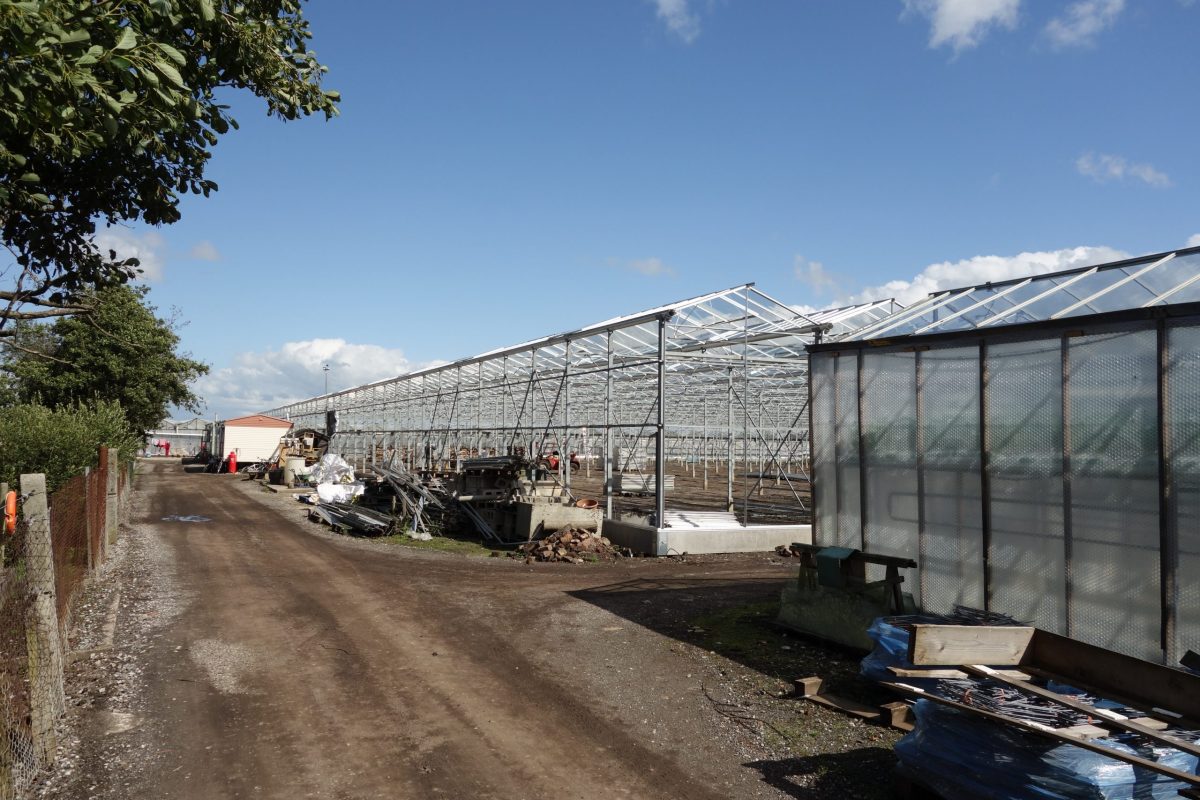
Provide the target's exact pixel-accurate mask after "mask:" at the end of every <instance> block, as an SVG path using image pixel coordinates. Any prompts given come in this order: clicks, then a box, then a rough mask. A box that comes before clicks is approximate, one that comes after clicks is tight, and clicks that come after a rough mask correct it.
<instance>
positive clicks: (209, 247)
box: [188, 239, 221, 261]
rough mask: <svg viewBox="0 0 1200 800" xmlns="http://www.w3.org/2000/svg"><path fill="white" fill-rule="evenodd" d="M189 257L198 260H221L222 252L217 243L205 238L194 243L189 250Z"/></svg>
mask: <svg viewBox="0 0 1200 800" xmlns="http://www.w3.org/2000/svg"><path fill="white" fill-rule="evenodd" d="M188 258H191V259H195V260H196V261H220V260H221V252H220V251H219V250H217V246H216V245H215V244H213V243H212V242H210V241H208V240H207V239H205V240H203V241H200V242H196V243H195V244H194V245H192V248H191V249H190V250H188Z"/></svg>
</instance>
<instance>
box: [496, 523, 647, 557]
mask: <svg viewBox="0 0 1200 800" xmlns="http://www.w3.org/2000/svg"><path fill="white" fill-rule="evenodd" d="M510 555H511V556H512V557H513V558H524V559H525V563H526V564H532V563H533V562H534V561H557V562H564V563H568V564H582V563H584V562H585V561H612V560H614V559H617V558H622V557H625V558H628V557H631V556H632V555H633V552H632V551H631V550H628V549H622V548H619V547H616V546H615V545H613V543H612V542H610V541H609V540H608V537H607V536H601V535H600V534H599V533H596V532H594V531H588V530H582V529H580V528H563V529H562V530H560V531H556V532H555V533H552V534H550V535H549V536H547V537H545V538H544V539H538V540H537V541H534V542H526V543H525V544H523V545H521V546H519V547H518V548H517V550H516V552H514V553H510Z"/></svg>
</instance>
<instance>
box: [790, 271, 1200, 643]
mask: <svg viewBox="0 0 1200 800" xmlns="http://www.w3.org/2000/svg"><path fill="white" fill-rule="evenodd" d="M1198 314H1200V248H1194V249H1190V250H1180V251H1178V252H1174V253H1163V254H1158V255H1152V256H1145V257H1141V258H1135V259H1130V260H1127V261H1121V262H1116V263H1111V264H1104V265H1100V266H1094V267H1087V268H1082V269H1075V270H1070V271H1066V272H1059V273H1055V274H1043V275H1038V276H1033V277H1027V278H1023V279H1019V280H1012V281H1006V282H1002V283H989V284H985V285H980V286H969V287H964V288H961V289H955V290H952V291H940V292H937V293H935V294H932V295H930V296H928V297H927V298H925V299H924V300H922V301H920V302H918V303H915V304H913V305H911V306H909V307H908V308H905V309H903V310H900V311H897V312H896V313H895V314H893V315H891V316H889V317H887V318H886V319H883V320H881V321H879V322H877V323H872V324H869V325H867V326H865V327H863V328H862V329H860V330H857V331H853V332H850V333H845V334H840V335H838V334H836V333H834V334H832V335H831V336H829V337H827V338H826V339H825V341H823V342H821V343H816V344H814V345H813V346H812V347H811V348H810V352H811V358H812V364H811V368H812V436H813V447H812V471H813V478H814V480H813V492H814V499H815V515H816V520H815V523H816V531H815V540H816V541H817V542H818V543H820V544H824V545H841V546H845V547H851V548H861V549H864V550H866V551H868V552H872V553H880V554H888V555H903V556H908V557H911V558H913V559H915V560H916V561H917V563H918V567H917V568H916V569H912V570H909V573H910V574H909V575H908V576H907V580H906V583H905V587H906V589H908V590H909V591H911V592H912V593H913V595H914V597H915V598H916V599H917V602H918V604H919V605H920V606H922V607H924V608H925V609H928V610H931V611H948V610H950V609H951V608H952V607H953V606H954V605H955V604H963V605H967V606H972V607H977V608H987V609H991V610H996V611H1000V612H1003V613H1007V614H1010V615H1012V616H1014V617H1016V618H1017V619H1020V620H1026V621H1030V622H1032V623H1033V624H1035V625H1037V627H1039V628H1043V629H1046V630H1049V631H1053V632H1057V633H1061V634H1064V635H1067V636H1070V637H1072V638H1075V639H1080V640H1083V641H1086V642H1090V643H1092V644H1097V645H1101V646H1103V647H1107V648H1110V649H1113V650H1117V651H1120V652H1123V653H1126V654H1129V655H1135V656H1139V657H1142V658H1146V659H1151V660H1154V661H1164V660H1165V661H1166V662H1167V663H1175V662H1176V660H1177V659H1178V657H1179V656H1181V655H1183V653H1184V652H1186V651H1187V650H1188V649H1200V316H1198Z"/></svg>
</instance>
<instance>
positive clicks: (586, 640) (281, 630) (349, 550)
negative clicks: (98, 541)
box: [39, 462, 896, 800]
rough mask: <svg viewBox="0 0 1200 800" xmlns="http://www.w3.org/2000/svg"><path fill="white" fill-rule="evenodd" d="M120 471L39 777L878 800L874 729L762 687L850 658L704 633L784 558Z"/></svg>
mask: <svg viewBox="0 0 1200 800" xmlns="http://www.w3.org/2000/svg"><path fill="white" fill-rule="evenodd" d="M142 468H143V470H144V471H145V474H143V475H142V476H141V477H140V478H139V482H138V489H137V491H136V492H135V495H134V497H135V500H134V503H133V507H132V515H131V519H132V523H131V524H130V525H129V526H127V528H126V530H125V531H124V536H123V539H122V542H121V544H120V545H118V547H117V548H116V551H115V557H114V558H113V559H111V560H110V562H109V565H108V566H107V567H106V572H107V574H106V575H105V576H104V577H103V579H102V580H99V581H96V582H94V583H93V585H92V586H91V587H90V589H89V591H88V593H87V595H86V596H85V597H84V598H83V599H82V600H81V602H80V604H79V605H78V606H77V610H76V615H75V619H76V628H77V631H76V634H75V635H74V638H73V642H72V644H73V649H74V650H76V651H83V652H81V653H79V654H78V655H77V656H76V657H75V660H74V661H73V663H72V664H71V665H70V667H69V672H70V675H69V687H68V695H69V704H70V705H71V710H70V713H69V714H68V719H67V720H66V725H65V727H66V732H65V734H64V737H63V742H62V746H61V747H60V755H61V758H60V763H61V766H60V768H59V769H58V770H57V771H56V772H55V773H54V774H53V775H52V776H50V777H48V778H47V779H46V780H45V781H43V783H42V785H41V786H40V787H39V793H40V795H41V796H44V797H55V798H72V799H73V800H74V799H76V798H85V797H86V798H142V797H145V798H219V797H230V798H233V797H250V798H260V797H262V798H267V797H281V798H282V797H287V798H292V797H322V798H326V797H333V798H372V797H379V798H384V797H386V798H399V797H412V798H428V797H437V796H445V797H451V798H457V797H480V798H490V797H494V798H568V797H579V798H597V797H606V798H607V797H629V798H643V797H644V798H668V797H670V798H674V797H688V798H710V797H711V798H716V797H747V798H785V797H793V798H818V797H885V796H887V791H886V788H885V786H886V782H887V774H888V771H889V770H890V766H891V763H892V758H891V744H892V743H893V742H894V741H895V738H896V737H895V735H894V734H893V733H892V732H890V731H887V730H885V729H881V728H876V727H872V726H866V725H863V724H861V723H859V722H857V721H853V720H850V719H848V718H846V717H843V716H841V715H838V714H835V713H832V712H829V711H827V710H825V709H822V708H820V707H816V706H812V705H809V704H805V703H803V702H799V701H796V700H793V699H790V698H787V697H785V696H783V695H786V694H787V692H788V690H789V689H790V683H789V680H790V678H792V677H799V675H800V674H801V673H802V674H812V673H813V672H814V671H815V672H817V674H822V675H825V676H827V677H829V676H831V675H832V676H834V677H836V676H839V675H840V676H843V679H846V677H845V676H849V675H850V674H851V673H852V672H853V670H854V666H855V659H854V658H853V657H852V656H848V655H847V654H845V653H841V652H839V651H836V650H828V649H825V648H822V647H819V646H816V645H813V644H810V643H806V642H802V641H799V640H797V639H794V638H791V637H787V636H786V635H783V634H780V633H779V632H778V631H775V630H774V629H772V628H770V627H769V626H767V625H766V624H765V618H761V619H760V618H758V617H753V618H751V617H747V618H746V619H742V618H737V619H733V620H732V621H733V622H735V623H736V624H735V625H729V627H727V628H726V627H722V626H724V625H726V624H727V623H730V621H731V618H730V617H729V615H731V614H732V615H734V616H736V615H737V614H739V613H741V612H739V611H736V610H733V611H731V609H741V608H759V607H761V606H763V604H767V603H769V602H770V601H772V600H774V599H776V598H778V593H779V589H780V587H781V586H782V583H783V582H784V581H785V580H787V579H788V578H789V577H790V576H791V575H792V574H793V570H794V567H793V566H791V565H789V564H786V563H779V562H778V560H776V559H772V558H769V557H766V556H752V557H751V556H738V557H727V558H725V557H717V558H708V559H695V558H689V559H688V560H687V561H686V562H679V561H672V560H649V559H644V560H643V559H636V560H630V561H623V562H619V563H616V564H586V565H563V564H532V565H525V564H523V563H522V562H519V561H514V560H510V559H504V558H494V559H488V558H468V557H463V556H458V555H453V554H443V553H431V552H425V551H419V550H414V549H410V548H404V547H396V546H395V545H389V544H383V543H379V542H374V541H369V540H362V539H349V538H347V537H343V536H338V535H335V534H332V533H329V532H328V529H327V528H322V527H320V526H317V525H315V524H312V523H309V522H307V521H305V520H304V518H303V517H304V510H303V508H302V507H301V505H300V504H298V503H296V502H295V501H294V500H293V499H291V497H289V496H287V495H275V494H272V493H269V492H265V491H263V490H262V489H261V487H259V486H257V485H256V484H252V483H247V482H242V481H240V480H239V479H238V478H237V477H233V476H212V475H194V474H186V473H184V472H182V471H180V469H179V467H178V464H177V463H172V462H147V463H144V464H143V465H142ZM199 517H207V518H208V521H207V522H206V521H200V520H199V519H197V518H199ZM181 518H191V520H189V519H181ZM193 520H194V521H193ZM754 604H758V605H754ZM114 607H115V608H116V609H117V615H116V623H117V624H116V627H115V637H114V639H113V642H112V644H111V646H109V645H108V644H107V643H106V642H105V641H104V630H105V621H106V620H107V619H108V618H109V617H110V614H111V611H112V609H113V608H114ZM760 616H761V615H760ZM735 636H736V637H737V639H736V641H735V640H734V639H735ZM717 637H721V638H722V639H725V640H727V641H721V640H720V639H718V638H717ZM89 650H91V652H88V651H89Z"/></svg>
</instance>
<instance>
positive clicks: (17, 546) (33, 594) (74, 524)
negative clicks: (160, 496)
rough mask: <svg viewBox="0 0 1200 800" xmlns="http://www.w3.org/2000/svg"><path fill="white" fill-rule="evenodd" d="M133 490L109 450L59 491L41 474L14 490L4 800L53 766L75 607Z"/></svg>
mask: <svg viewBox="0 0 1200 800" xmlns="http://www.w3.org/2000/svg"><path fill="white" fill-rule="evenodd" d="M110 464H111V467H110ZM129 485H130V482H129V480H128V476H127V474H126V472H125V470H119V469H117V467H116V453H115V452H114V451H106V450H104V449H102V450H101V453H100V465H99V466H98V467H97V468H95V469H92V470H89V471H88V472H86V473H85V474H83V475H77V476H75V477H74V478H72V479H71V480H69V481H67V482H66V483H64V484H63V485H62V486H59V487H57V488H56V489H55V491H54V492H53V493H51V494H47V492H46V484H45V477H44V476H42V475H23V476H21V485H20V486H19V487H11V488H12V489H13V490H14V491H17V492H18V494H19V496H20V498H19V499H20V516H19V520H18V522H17V525H16V530H15V532H14V533H13V534H11V535H9V534H7V533H0V542H2V546H0V800H12V799H13V798H19V797H20V796H21V795H22V794H23V793H24V791H25V790H26V789H27V788H28V787H29V785H30V784H31V783H32V782H33V780H34V778H35V777H36V776H37V774H38V772H39V771H40V770H43V769H45V768H47V767H49V766H50V765H52V764H53V762H54V758H55V752H56V749H57V744H58V743H57V738H56V726H57V723H58V720H59V718H60V717H61V716H62V714H63V712H64V711H65V709H66V701H65V696H64V687H63V667H64V664H65V662H66V656H67V652H68V644H69V643H68V641H67V631H68V630H69V628H70V622H71V604H72V601H73V600H74V599H75V598H76V596H77V595H78V594H79V592H80V589H81V588H82V587H83V585H84V582H85V580H86V579H87V577H88V575H89V574H90V573H92V572H94V571H95V570H96V569H98V568H99V567H100V566H101V565H102V564H103V563H104V560H105V554H106V549H107V544H108V543H109V542H113V541H115V540H116V538H115V537H116V524H117V515H116V509H117V508H118V507H119V506H120V502H119V500H120V499H122V498H123V495H124V493H125V491H126V490H127V488H128V486H129ZM110 498H111V499H114V500H117V501H118V502H110Z"/></svg>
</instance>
